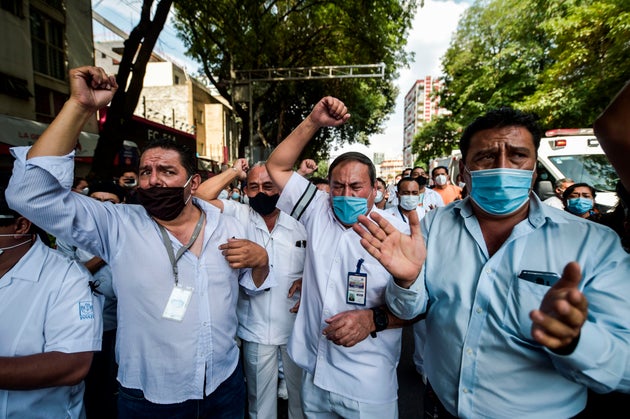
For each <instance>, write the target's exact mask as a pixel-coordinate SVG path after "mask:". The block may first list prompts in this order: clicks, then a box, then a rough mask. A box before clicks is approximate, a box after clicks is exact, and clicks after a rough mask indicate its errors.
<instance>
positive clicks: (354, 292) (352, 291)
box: [346, 272, 367, 306]
mask: <svg viewBox="0 0 630 419" xmlns="http://www.w3.org/2000/svg"><path fill="white" fill-rule="evenodd" d="M346 289H347V292H346V303H348V304H356V305H360V306H364V305H365V300H366V298H365V296H366V294H367V274H364V273H358V272H348V284H347V287H346Z"/></svg>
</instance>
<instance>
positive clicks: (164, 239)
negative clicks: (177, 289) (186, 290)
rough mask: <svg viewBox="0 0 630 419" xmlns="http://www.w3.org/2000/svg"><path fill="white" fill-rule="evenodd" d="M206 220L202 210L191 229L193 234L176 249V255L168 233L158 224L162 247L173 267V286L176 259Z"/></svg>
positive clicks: (192, 241) (190, 244)
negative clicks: (164, 248) (193, 227)
mask: <svg viewBox="0 0 630 419" xmlns="http://www.w3.org/2000/svg"><path fill="white" fill-rule="evenodd" d="M205 220H206V213H205V212H204V211H203V210H202V211H201V217H199V221H197V225H196V226H195V229H194V230H193V234H192V236H191V237H190V240H189V241H188V243H187V244H186V245H184V246H182V247H180V248H179V249H178V250H177V255H175V254H173V245H172V244H171V240H170V239H169V238H168V233H167V232H166V229H165V228H164V227H162V225H161V224H158V227H159V228H160V231H161V232H162V243H164V247H166V252H167V253H168V258H169V259H170V260H171V266H172V267H173V276H174V277H175V286H177V281H178V279H177V273H178V270H177V261H178V260H179V258H181V257H182V255H183V254H184V253H185V252H186V250H188V249H190V246H192V245H193V243H194V242H195V240H197V237H199V232H200V231H201V227H202V226H203V222H204V221H205Z"/></svg>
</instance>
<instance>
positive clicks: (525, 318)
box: [503, 276, 551, 342]
mask: <svg viewBox="0 0 630 419" xmlns="http://www.w3.org/2000/svg"><path fill="white" fill-rule="evenodd" d="M550 288H551V287H549V286H546V285H541V284H535V283H533V282H529V281H526V280H524V279H521V278H518V277H516V276H515V277H514V278H513V279H512V282H511V284H510V291H509V293H508V297H507V301H506V304H505V310H504V313H503V327H504V329H506V330H507V331H508V332H511V333H512V334H513V335H514V336H516V337H518V338H520V339H522V340H525V341H528V342H534V339H533V338H532V333H531V330H532V321H531V319H530V318H529V313H530V312H531V311H532V310H536V309H538V308H539V307H540V303H541V302H542V299H543V298H544V296H545V294H546V293H547V291H549V289H550Z"/></svg>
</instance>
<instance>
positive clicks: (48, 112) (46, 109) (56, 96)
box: [35, 84, 67, 123]
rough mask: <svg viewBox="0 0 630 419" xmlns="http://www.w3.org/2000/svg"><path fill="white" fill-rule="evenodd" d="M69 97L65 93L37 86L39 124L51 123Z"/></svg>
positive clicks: (36, 98)
mask: <svg viewBox="0 0 630 419" xmlns="http://www.w3.org/2000/svg"><path fill="white" fill-rule="evenodd" d="M66 99H67V97H66V95H64V94H63V93H60V92H57V91H55V90H51V89H48V88H46V87H43V86H39V85H37V84H36V85H35V115H36V119H37V121H39V122H44V123H51V122H52V120H53V119H55V116H56V115H57V114H58V113H59V111H61V108H62V107H63V104H64V103H65V101H66Z"/></svg>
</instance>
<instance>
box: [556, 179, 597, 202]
mask: <svg viewBox="0 0 630 419" xmlns="http://www.w3.org/2000/svg"><path fill="white" fill-rule="evenodd" d="M579 187H584V188H589V189H590V190H591V195H593V199H594V198H595V188H593V187H592V186H591V185H589V184H588V183H574V184H573V185H571V186H569V187H568V188H566V189H565V190H564V192H563V193H562V199H564V200H565V201H566V200H567V199H569V195H571V194H572V193H573V191H574V190H575V188H579Z"/></svg>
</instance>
